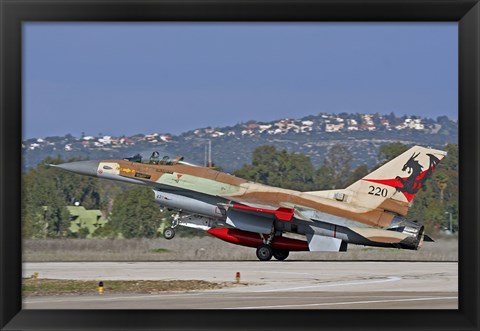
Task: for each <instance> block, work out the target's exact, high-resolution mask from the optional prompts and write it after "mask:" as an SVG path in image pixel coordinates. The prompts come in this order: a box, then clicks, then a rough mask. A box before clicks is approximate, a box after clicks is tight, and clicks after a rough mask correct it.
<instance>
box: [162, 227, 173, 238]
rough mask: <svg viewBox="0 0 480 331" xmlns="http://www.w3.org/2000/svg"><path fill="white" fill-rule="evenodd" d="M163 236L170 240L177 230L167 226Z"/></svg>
mask: <svg viewBox="0 0 480 331" xmlns="http://www.w3.org/2000/svg"><path fill="white" fill-rule="evenodd" d="M163 237H164V238H165V239H168V240H170V239H173V237H175V230H174V229H172V228H166V229H165V230H164V231H163Z"/></svg>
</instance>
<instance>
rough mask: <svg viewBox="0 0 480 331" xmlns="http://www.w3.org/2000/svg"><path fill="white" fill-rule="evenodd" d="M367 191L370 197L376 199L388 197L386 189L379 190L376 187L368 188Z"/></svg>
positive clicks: (379, 188)
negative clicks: (376, 197) (372, 196)
mask: <svg viewBox="0 0 480 331" xmlns="http://www.w3.org/2000/svg"><path fill="white" fill-rule="evenodd" d="M368 189H369V190H370V191H368V194H371V195H376V196H378V197H386V196H387V195H388V190H387V189H386V188H381V187H378V186H371V185H370V186H369V187H368Z"/></svg>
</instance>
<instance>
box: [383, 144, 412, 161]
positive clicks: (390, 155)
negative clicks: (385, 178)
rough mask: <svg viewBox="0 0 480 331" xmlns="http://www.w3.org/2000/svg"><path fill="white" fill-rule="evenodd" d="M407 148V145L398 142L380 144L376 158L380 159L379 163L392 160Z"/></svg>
mask: <svg viewBox="0 0 480 331" xmlns="http://www.w3.org/2000/svg"><path fill="white" fill-rule="evenodd" d="M407 150H408V147H407V146H405V145H404V144H402V143H399V142H396V143H391V144H385V145H382V146H380V151H379V152H378V159H379V160H380V164H385V163H387V162H388V161H390V160H393V159H394V158H396V157H397V156H399V155H400V154H402V153H403V152H406V151H407Z"/></svg>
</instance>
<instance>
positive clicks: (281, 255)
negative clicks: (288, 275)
mask: <svg viewBox="0 0 480 331" xmlns="http://www.w3.org/2000/svg"><path fill="white" fill-rule="evenodd" d="M289 254H290V252H289V251H287V250H283V249H273V248H272V247H270V246H269V245H267V244H262V245H260V246H258V247H257V257H258V259H259V260H260V261H269V260H271V259H272V257H274V258H275V259H276V260H278V261H283V260H285V259H286V258H287V257H288V255H289Z"/></svg>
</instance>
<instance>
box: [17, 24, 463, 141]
mask: <svg viewBox="0 0 480 331" xmlns="http://www.w3.org/2000/svg"><path fill="white" fill-rule="evenodd" d="M457 35H458V27H457V23H25V24H24V26H23V37H24V39H23V47H24V48H23V75H24V76H23V105H24V109H23V123H24V124H23V137H24V138H32V137H46V136H55V135H60V136H63V135H65V134H67V133H71V134H73V135H74V136H80V133H81V132H85V133H86V134H88V135H96V134H98V133H103V134H111V135H122V134H126V135H131V134H135V133H152V132H170V133H173V134H178V133H181V132H184V131H187V130H191V129H194V128H198V127H206V126H214V127H215V126H227V125H235V124H237V123H239V122H246V121H248V120H252V119H255V120H259V121H262V120H263V121H269V120H274V119H279V118H285V117H290V118H299V117H302V116H306V115H311V114H317V113H319V112H328V113H333V112H335V113H339V112H352V113H355V112H360V113H375V112H379V113H385V114H387V113H390V112H394V113H395V114H397V115H404V114H408V115H410V114H413V115H420V116H423V117H432V118H436V117H437V116H440V115H447V116H449V117H450V118H452V119H457V118H458V87H457V86H458V77H457V76H458V70H457V68H458V54H457V53H458V46H457V45H458V37H457Z"/></svg>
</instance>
